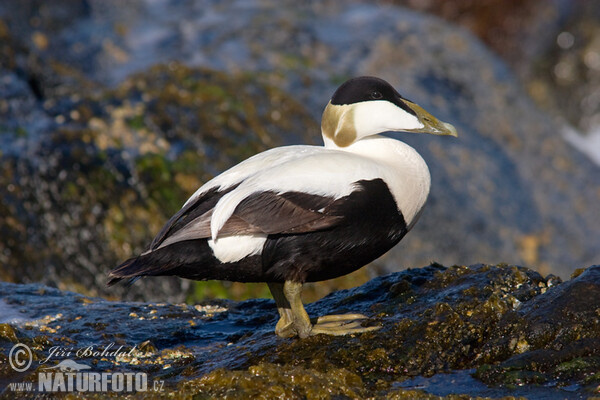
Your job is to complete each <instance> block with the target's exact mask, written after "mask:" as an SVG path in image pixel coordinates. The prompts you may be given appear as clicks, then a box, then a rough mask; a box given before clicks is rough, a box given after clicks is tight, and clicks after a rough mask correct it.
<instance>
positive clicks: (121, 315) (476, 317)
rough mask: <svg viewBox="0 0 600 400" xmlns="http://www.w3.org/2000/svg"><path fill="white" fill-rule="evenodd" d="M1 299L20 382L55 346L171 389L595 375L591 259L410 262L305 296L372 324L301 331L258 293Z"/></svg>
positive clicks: (532, 382)
mask: <svg viewBox="0 0 600 400" xmlns="http://www.w3.org/2000/svg"><path fill="white" fill-rule="evenodd" d="M0 298H2V299H3V300H2V303H0V306H2V307H3V309H5V310H6V312H7V315H12V316H13V317H11V318H12V321H13V322H11V320H8V321H3V320H2V319H1V318H0V323H1V324H5V325H1V326H2V327H4V328H2V329H3V330H2V332H5V334H4V335H3V336H0V350H1V351H0V356H1V357H6V355H7V354H8V351H9V349H10V348H11V347H12V345H13V344H14V340H17V341H18V342H21V343H25V344H28V345H30V347H31V348H32V350H33V354H34V366H33V370H32V371H33V372H31V374H29V375H27V376H28V378H27V379H31V380H34V379H35V371H36V370H38V369H39V368H40V367H41V364H40V362H41V361H40V360H44V359H46V358H47V357H48V355H49V349H50V348H51V347H53V346H62V347H65V348H82V347H86V346H95V347H96V348H98V349H102V348H105V347H106V346H109V345H110V343H114V344H115V345H116V346H124V348H125V349H126V350H128V352H127V354H124V355H120V356H118V357H103V358H101V359H95V358H93V357H87V358H85V357H84V358H78V359H77V361H78V362H83V363H85V364H86V365H91V366H92V368H94V369H101V370H103V371H114V370H119V371H131V372H145V373H148V374H149V379H154V380H163V381H164V382H165V385H167V387H168V388H170V389H176V391H177V394H176V396H175V398H192V397H194V396H198V397H197V398H213V397H221V396H229V398H243V397H244V396H250V395H253V394H261V393H268V394H269V395H272V396H276V395H280V396H283V397H286V398H311V397H312V396H314V397H316V398H336V397H349V398H364V397H373V398H390V396H391V397H393V398H435V397H434V396H437V395H439V394H440V392H439V391H436V389H435V388H434V389H430V390H431V391H428V390H429V389H427V388H421V389H420V390H418V385H415V386H410V382H416V381H415V380H414V379H415V378H416V377H423V379H428V378H429V377H436V379H438V380H442V382H443V379H444V377H445V376H449V377H451V376H452V374H451V373H452V372H454V371H458V372H463V373H464V374H466V375H467V376H470V375H472V378H473V379H475V380H477V382H479V383H480V386H481V385H483V384H485V385H487V386H485V385H483V386H484V387H485V388H488V387H489V388H490V390H491V389H493V391H492V393H493V396H494V397H498V396H525V397H528V396H529V395H530V396H532V397H535V396H536V395H535V394H536V393H538V392H536V390H542V389H541V388H540V386H539V385H543V391H544V393H546V394H548V393H550V395H551V396H554V397H558V398H564V397H567V398H568V397H570V396H571V395H573V396H575V395H577V396H579V395H581V396H584V395H593V394H596V395H597V394H598V385H600V376H599V375H598V373H597V370H598V366H599V363H598V360H599V359H600V355H599V354H598V349H600V326H599V324H600V322H599V321H600V317H599V315H600V314H599V311H598V310H600V266H593V267H590V268H588V269H586V270H585V271H583V272H582V273H581V274H579V275H578V276H577V277H574V278H572V279H571V280H569V281H566V282H560V281H559V280H557V279H556V278H555V277H553V276H549V277H546V278H544V277H542V276H541V275H540V274H538V273H537V272H535V271H532V270H529V269H527V268H523V267H517V266H511V265H496V266H493V265H473V266H470V267H465V266H454V267H449V268H446V267H443V266H441V265H437V264H434V265H431V266H428V267H425V268H420V269H410V270H406V271H403V272H398V273H394V274H391V275H387V276H383V277H379V278H376V279H373V280H371V281H369V282H368V283H366V284H365V285H363V286H360V287H357V288H354V289H350V290H343V291H338V292H335V293H332V294H330V295H329V296H327V297H325V298H323V299H321V300H319V301H317V302H315V303H312V304H310V305H308V306H307V311H308V312H309V313H311V314H313V313H314V314H320V313H327V312H331V311H332V310H338V311H340V309H341V311H343V309H344V308H347V309H349V310H353V311H357V312H361V313H364V314H367V315H371V316H372V318H373V319H374V320H375V321H377V322H378V323H380V324H382V325H383V328H382V329H381V330H379V331H375V332H369V333H365V334H362V335H355V336H345V337H330V336H325V335H317V336H314V337H309V338H307V339H303V340H290V339H281V338H278V337H276V335H274V334H273V333H272V331H273V326H274V324H275V322H276V319H277V318H276V317H277V312H276V308H275V305H274V303H273V302H272V301H270V300H248V301H245V302H240V303H235V302H231V301H212V302H210V301H209V302H206V303H204V304H202V305H198V306H196V307H192V306H187V305H183V304H180V305H175V304H154V303H148V304H146V303H127V302H110V301H106V300H101V299H93V298H87V297H83V296H80V295H76V294H72V293H67V292H61V291H59V290H56V289H51V288H46V287H43V286H39V285H17V284H8V283H0ZM15 316H16V317H15ZM17 317H18V318H17ZM51 361H52V362H53V363H56V362H58V361H60V357H54V358H53V359H52V360H51ZM4 372H6V373H7V374H11V375H10V379H13V380H14V379H15V378H14V374H12V373H11V371H8V370H6V371H4ZM448 373H450V374H449V375H445V374H448ZM448 379H450V378H448ZM407 384H408V385H409V386H406V385H407ZM413 385H414V384H413ZM449 385H450V386H451V384H450V383H448V385H445V386H446V391H445V392H443V393H444V395H448V396H449V397H448V398H456V399H458V398H469V397H468V396H486V394H485V391H481V390H480V389H477V390H476V389H473V391H471V392H469V390H468V389H466V388H463V389H461V390H462V391H459V392H454V393H455V394H454V395H450V393H452V392H448V391H447V389H448V386H449ZM564 387H567V388H568V390H566V389H563V388H564ZM438 390H439V389H438ZM478 390H479V391H478ZM486 390H487V389H486ZM528 393H529V394H528ZM139 395H140V396H141V394H139ZM79 396H80V397H81V396H82V395H81V394H80V395H79ZM153 396H155V397H156V396H159V394H153ZM550 398H552V397H550Z"/></svg>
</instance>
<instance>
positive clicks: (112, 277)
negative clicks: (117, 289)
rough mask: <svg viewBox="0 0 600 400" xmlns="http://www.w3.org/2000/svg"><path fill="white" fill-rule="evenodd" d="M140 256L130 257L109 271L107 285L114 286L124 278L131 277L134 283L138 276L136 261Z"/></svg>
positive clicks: (131, 281)
mask: <svg viewBox="0 0 600 400" xmlns="http://www.w3.org/2000/svg"><path fill="white" fill-rule="evenodd" d="M139 258H140V257H136V258H130V259H129V260H127V261H125V262H124V263H122V264H121V265H119V266H118V267H117V268H115V269H113V270H112V271H110V272H109V273H108V282H106V285H107V286H112V285H114V284H115V283H118V282H120V281H121V280H123V279H129V280H130V283H133V281H134V279H135V278H137V277H138V273H137V270H138V268H137V266H136V261H138V259H139Z"/></svg>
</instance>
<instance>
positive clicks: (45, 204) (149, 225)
mask: <svg viewBox="0 0 600 400" xmlns="http://www.w3.org/2000/svg"><path fill="white" fill-rule="evenodd" d="M66 3H68V2H64V3H57V4H56V5H53V7H45V6H43V5H42V4H40V5H39V7H37V8H36V7H33V6H32V7H29V6H28V7H24V8H20V7H15V5H16V4H17V3H15V2H8V3H6V4H3V5H2V6H0V19H1V20H2V24H1V26H0V35H1V36H2V38H3V40H2V42H3V43H8V44H9V45H8V46H7V45H3V46H2V47H0V50H1V52H2V54H0V57H1V58H2V60H7V62H6V64H4V63H3V66H4V65H6V66H5V67H4V69H3V70H2V71H0V72H1V73H2V76H1V77H0V78H1V79H2V80H1V82H2V83H0V89H1V90H2V96H0V97H2V98H3V99H9V100H6V101H8V103H10V104H12V105H14V108H10V107H8V108H6V107H4V108H3V107H2V104H0V112H1V113H2V116H5V117H6V122H3V133H2V135H0V137H2V139H0V140H1V141H2V142H0V143H1V144H2V159H1V160H0V161H1V163H2V171H3V172H2V174H1V175H2V176H0V183H1V185H0V187H2V188H3V189H1V190H2V191H1V192H0V197H1V198H2V202H1V203H0V204H2V205H1V206H0V215H1V216H2V217H3V220H4V221H6V222H5V223H3V225H2V230H1V231H0V235H1V240H0V262H2V263H3V264H5V265H7V266H8V267H7V268H6V270H5V271H2V278H3V279H6V280H11V281H19V282H32V281H39V282H44V283H47V284H51V285H55V286H61V287H63V288H70V289H72V290H77V291H80V292H85V293H88V294H92V295H105V296H106V295H110V293H113V294H114V295H121V294H122V293H126V292H127V293H130V292H131V294H130V295H129V296H130V297H129V298H130V299H133V298H140V299H142V298H143V299H149V298H150V296H152V294H156V296H155V297H154V299H156V300H158V299H160V298H162V299H163V300H167V299H168V300H177V301H182V300H184V299H185V298H188V297H189V296H192V295H193V293H194V290H195V288H197V287H199V286H197V285H195V284H194V285H190V284H189V283H185V282H181V281H175V280H169V279H162V280H160V281H156V282H154V283H150V284H149V285H151V287H152V288H156V290H148V289H147V290H143V289H142V288H138V287H137V286H133V287H132V288H131V289H121V290H120V291H119V289H117V291H116V292H110V293H108V292H106V291H105V288H104V279H105V278H104V276H105V273H106V271H108V270H110V269H111V268H112V267H113V266H114V265H115V264H116V263H117V262H118V261H119V260H122V259H124V258H127V257H129V256H131V255H132V254H133V253H136V252H139V250H140V249H142V248H143V246H144V245H145V244H147V243H148V242H149V241H150V239H151V238H152V236H153V235H154V234H155V233H156V232H157V231H158V229H159V228H158V227H159V226H160V225H161V224H162V223H163V222H164V221H166V219H167V218H168V216H169V215H170V214H171V213H172V212H173V211H174V210H175V209H177V208H178V207H179V206H180V205H181V204H182V203H183V201H184V200H185V198H186V196H187V195H189V194H191V193H192V192H193V191H194V189H195V187H196V186H197V185H199V184H201V183H202V182H204V181H206V180H207V179H208V178H209V177H211V176H213V175H214V174H216V173H218V172H220V171H222V170H223V169H225V168H227V167H228V166H230V165H232V164H233V163H235V162H237V161H239V160H241V159H243V158H245V157H247V156H249V155H251V154H253V153H255V152H257V151H260V150H262V149H265V148H267V147H271V146H275V145H278V144H280V143H299V142H309V143H311V142H312V143H318V142H319V140H320V139H319V133H318V132H319V130H318V121H319V118H320V113H321V111H322V109H323V106H324V104H325V103H326V102H327V99H328V98H329V96H331V93H332V92H333V90H334V89H335V87H336V86H337V85H338V84H339V83H340V82H341V81H342V80H344V79H345V78H346V77H349V76H353V75H359V74H371V75H378V76H381V77H383V78H386V79H388V80H389V81H391V82H392V83H393V84H394V85H396V86H397V87H399V88H400V89H401V91H402V93H403V94H404V95H406V96H407V97H409V98H411V99H413V100H415V101H417V102H418V103H421V104H422V105H423V106H425V108H427V109H430V110H431V111H432V112H433V113H434V114H436V115H438V116H439V117H440V118H442V119H445V120H448V121H450V122H452V123H453V124H455V125H456V126H457V127H458V129H459V131H460V138H459V139H458V140H444V139H443V138H431V137H425V138H421V137H416V136H410V135H406V136H403V137H402V139H405V140H406V141H407V142H409V143H410V144H412V145H414V146H415V147H416V148H417V149H418V150H419V152H421V153H422V154H423V156H424V157H425V159H426V161H427V162H428V164H429V166H430V169H431V172H432V177H433V186H432V193H431V196H430V200H429V205H428V207H427V208H426V210H425V212H424V214H423V217H422V220H421V221H420V222H419V223H418V224H417V225H416V227H415V229H414V231H413V232H411V233H410V234H409V235H408V236H407V237H406V238H405V239H404V240H403V242H401V244H400V245H399V246H398V247H397V248H396V249H395V250H393V251H392V252H390V253H389V254H388V256H386V257H384V258H382V259H381V260H380V261H378V262H377V263H376V264H377V265H378V266H379V267H380V268H383V269H386V270H388V271H391V270H394V269H396V268H399V267H406V266H419V265H426V264H427V263H429V262H430V261H431V260H437V261H439V262H441V263H444V264H450V263H461V264H470V263H472V262H473V261H474V260H487V261H494V260H503V261H506V262H509V263H515V264H520V265H529V266H533V265H535V266H536V267H537V268H539V269H540V271H541V272H543V273H544V274H547V273H550V272H552V273H554V274H557V275H561V276H563V277H566V276H568V275H569V274H570V273H571V272H572V271H573V270H574V269H575V268H577V267H579V266H581V265H589V264H591V263H593V262H594V256H595V254H597V253H598V250H600V248H599V246H600V245H599V242H598V241H597V240H596V238H597V232H598V230H597V227H598V226H599V225H600V220H599V219H600V215H599V214H598V213H597V212H596V205H597V204H598V201H599V198H600V174H598V168H599V167H598V166H597V165H594V164H592V163H591V162H590V161H589V160H588V159H586V158H585V156H583V155H582V154H581V153H579V152H577V151H576V150H574V149H573V148H571V147H570V146H569V145H568V144H566V142H565V141H564V140H563V138H562V136H561V134H560V131H561V129H562V128H561V127H560V126H557V125H556V124H555V122H554V119H553V118H552V116H549V115H547V114H544V113H542V112H540V111H539V110H538V109H537V108H536V107H535V106H534V105H533V103H532V102H531V101H530V100H529V99H528V97H527V95H526V94H525V92H524V91H523V90H522V89H521V88H520V86H519V83H518V82H517V80H516V79H515V78H514V77H513V75H512V74H511V72H510V70H509V69H508V68H507V67H506V66H505V64H504V63H503V62H502V61H501V60H500V59H498V58H497V57H496V56H494V55H493V54H492V53H491V52H489V51H488V50H487V49H486V48H485V47H484V46H483V45H482V44H481V42H479V41H478V40H477V39H475V38H474V37H473V36H472V35H471V34H469V33H468V32H466V31H464V30H463V29H461V28H458V27H456V26H455V25H452V24H448V23H446V22H443V21H441V20H439V19H437V18H434V17H431V16H427V15H423V14H419V13H415V12H412V11H409V10H407V9H404V8H401V7H394V6H374V5H370V4H366V3H362V2H352V3H349V4H347V5H345V6H344V7H341V6H339V5H338V3H336V2H321V3H318V4H317V3H315V4H312V3H311V4H300V3H297V2H291V1H290V2H287V3H285V4H282V5H279V6H277V7H273V6H271V5H268V4H266V3H265V4H263V3H260V4H253V5H252V6H247V5H241V4H240V3H237V2H233V1H229V2H225V3H223V4H219V5H216V4H212V3H208V4H203V5H202V6H201V7H200V6H192V5H190V4H188V3H185V2H184V3H177V4H173V5H171V6H170V8H169V10H168V12H165V10H163V9H162V8H161V7H162V6H161V5H160V4H158V3H155V2H138V3H131V4H129V3H128V4H121V3H120V2H119V3H118V6H117V3H116V2H107V1H88V2H77V3H76V7H75V6H74V7H67V6H65V5H64V4H66ZM69 4H71V3H70V2H69ZM15 8H19V9H18V10H16V9H15ZM173 21H177V23H174V22H173ZM223 21H227V23H223ZM264 21H268V23H263V22H264ZM273 32H277V34H276V35H274V34H272V33H273ZM173 60H181V61H182V62H183V63H185V64H187V65H188V66H184V65H181V64H178V63H175V62H174V61H173ZM156 63H163V64H164V65H163V66H159V67H152V66H153V65H154V64H156ZM134 71H141V72H138V73H137V74H133V72H134ZM132 74H133V75H132ZM163 88H164V89H165V90H164V91H161V89H163ZM204 89H206V90H204ZM238 91H241V92H240V98H239V99H237V98H236V97H235V96H237V95H238ZM9 93H13V94H12V95H10V96H5V95H6V94H9ZM11 96H12V97H11ZM11 99H12V100H11ZM238 100H241V101H238ZM6 101H5V102H6ZM12 105H11V107H12ZM220 107H223V108H224V109H221V108H220ZM6 110H13V111H11V112H7V111H6ZM20 126H25V127H26V128H25V129H24V130H22V129H19V127H20ZM5 145H6V149H5ZM7 149H8V150H7ZM9 150H10V151H9ZM7 271H8V272H7ZM13 271H19V272H18V273H14V272H13ZM78 280H80V281H81V282H80V283H78V282H77V281H78ZM149 287H150V286H149ZM161 293H162V294H161Z"/></svg>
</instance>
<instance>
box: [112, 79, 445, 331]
mask: <svg viewBox="0 0 600 400" xmlns="http://www.w3.org/2000/svg"><path fill="white" fill-rule="evenodd" d="M395 132H406V133H428V134H433V135H440V136H454V137H456V136H457V131H456V129H455V128H454V126H453V125H451V124H450V123H446V122H443V121H441V120H438V119H437V118H435V117H434V116H433V115H431V114H430V113H429V112H427V111H426V110H424V109H423V108H422V107H420V106H419V105H417V104H416V103H414V102H412V101H410V100H408V99H406V98H404V97H403V96H402V95H400V94H399V93H398V91H397V90H396V89H394V87H393V86H392V85H391V84H389V83H388V82H386V81H385V80H383V79H380V78H377V77H372V76H360V77H355V78H352V79H349V80H347V81H346V82H344V83H343V84H342V85H341V86H339V88H338V89H337V90H336V91H335V92H334V94H333V96H332V97H331V99H330V101H329V103H328V104H327V105H326V107H325V109H324V111H323V115H322V121H321V134H322V138H323V145H322V146H313V145H290V146H282V147H276V148H273V149H270V150H267V151H264V152H262V153H259V154H256V155H254V156H252V157H250V158H248V159H246V160H245V161H242V162H241V163H239V164H237V165H235V166H233V167H231V168H230V169H228V170H226V171H224V172H223V173H221V174H220V175H217V176H216V177H214V178H213V179H211V180H209V181H208V182H206V183H205V184H204V185H202V186H201V187H200V188H199V189H198V190H197V191H196V192H195V193H194V194H192V196H191V197H190V198H189V199H188V200H187V201H186V202H185V204H184V205H183V207H182V208H181V209H180V210H179V211H178V212H177V213H176V214H175V215H173V216H172V217H171V218H170V219H169V220H168V221H167V222H166V224H165V225H164V227H163V228H162V229H161V230H160V232H159V233H158V234H157V235H156V237H154V239H153V240H152V242H151V243H150V245H149V247H148V248H147V250H146V251H144V252H143V253H141V254H140V255H138V256H136V257H133V258H130V259H128V260H126V261H125V262H123V263H122V264H120V265H119V266H118V267H116V268H115V269H113V270H112V271H110V273H109V280H108V285H113V284H115V283H117V282H119V281H121V280H128V281H132V280H135V279H137V278H139V277H146V276H165V275H175V276H178V277H182V278H187V279H193V280H225V281H236V282H265V283H267V285H268V287H269V289H270V291H271V294H272V295H273V299H274V300H275V303H276V306H277V309H278V312H279V320H278V322H277V323H276V325H275V333H276V334H277V335H278V336H280V337H284V338H293V337H299V338H306V337H308V336H312V335H317V334H328V335H347V334H358V333H364V332H369V331H372V330H376V329H379V328H380V326H377V325H375V326H373V325H371V326H368V325H369V324H366V322H368V317H367V316H365V315H362V314H339V315H325V316H320V317H318V318H316V319H312V320H311V319H310V317H309V316H308V314H307V312H306V310H305V308H304V305H303V303H302V300H301V293H302V285H303V284H304V283H306V282H318V281H323V280H327V279H332V278H336V277H339V276H342V275H346V274H349V273H351V272H353V271H355V270H357V269H359V268H361V267H363V266H364V265H366V264H368V263H370V262H372V261H374V260H375V259H377V258H378V257H380V256H382V255H383V254H384V253H386V252H387V251H388V250H390V249H391V248H392V247H394V246H395V245H396V244H397V243H398V242H399V241H400V240H401V239H402V238H403V237H404V236H405V235H406V233H407V232H408V231H410V230H411V228H412V227H413V226H414V224H415V223H416V221H417V220H418V219H419V216H420V215H421V212H422V210H423V207H424V205H425V202H426V200H427V197H428V195H429V191H430V186H431V177H430V173H429V169H428V167H427V164H426V163H425V161H424V160H423V158H422V157H421V156H420V155H419V153H418V152H417V151H416V150H415V149H414V148H413V147H411V146H409V145H408V144H406V143H404V142H402V141H400V140H399V139H398V138H397V137H388V136H384V135H382V134H383V133H387V134H388V135H389V133H395ZM365 325H367V326H365Z"/></svg>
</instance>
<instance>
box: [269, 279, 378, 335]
mask: <svg viewBox="0 0 600 400" xmlns="http://www.w3.org/2000/svg"><path fill="white" fill-rule="evenodd" d="M269 289H270V290H271V293H272V294H273V298H274V299H275V302H276V303H277V310H278V311H279V316H280V319H279V321H278V322H277V325H276V326H275V333H276V334H277V335H278V336H280V337H286V338H289V337H294V336H299V337H300V338H305V337H308V336H312V335H318V334H326V335H335V336H341V335H351V334H354V333H364V332H371V331H375V330H377V329H379V328H381V327H380V326H362V325H361V322H362V321H363V320H366V319H367V317H366V316H365V315H362V314H340V315H325V316H322V317H319V318H316V319H313V320H312V321H311V320H310V319H309V317H308V314H307V313H306V310H305V309H304V305H303V304H302V300H301V297H300V294H301V291H302V284H301V283H298V282H290V281H286V282H285V283H284V284H281V283H269ZM311 322H312V323H311ZM313 323H314V324H313Z"/></svg>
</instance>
